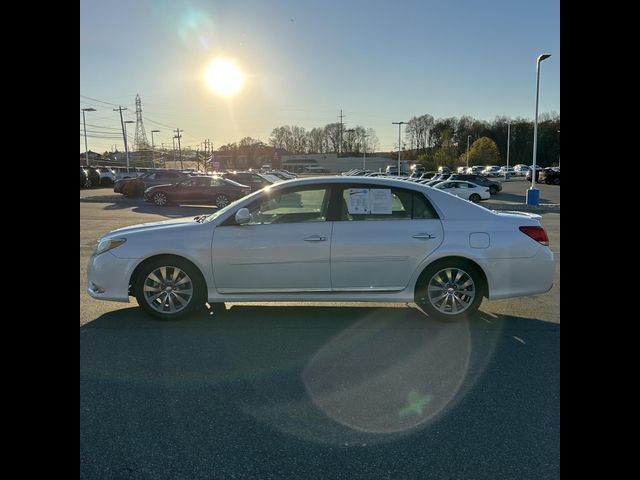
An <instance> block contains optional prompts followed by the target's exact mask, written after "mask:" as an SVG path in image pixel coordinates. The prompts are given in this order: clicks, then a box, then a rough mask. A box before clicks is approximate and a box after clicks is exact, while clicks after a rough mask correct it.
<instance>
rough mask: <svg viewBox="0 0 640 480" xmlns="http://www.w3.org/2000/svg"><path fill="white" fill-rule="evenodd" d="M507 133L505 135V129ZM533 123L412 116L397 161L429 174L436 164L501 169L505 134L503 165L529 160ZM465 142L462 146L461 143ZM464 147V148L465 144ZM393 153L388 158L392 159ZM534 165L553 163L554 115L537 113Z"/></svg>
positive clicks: (555, 142) (555, 147)
mask: <svg viewBox="0 0 640 480" xmlns="http://www.w3.org/2000/svg"><path fill="white" fill-rule="evenodd" d="M509 124H511V132H510V135H509V127H508V125H509ZM533 129H534V125H533V121H531V120H527V119H523V118H520V117H518V118H515V119H510V118H507V117H504V116H500V117H496V118H495V120H494V121H493V122H487V121H484V120H477V119H474V118H473V117H470V116H462V117H460V118H456V117H450V118H439V119H434V118H433V117H432V116H431V115H429V114H426V115H421V116H419V117H413V118H412V119H411V120H409V122H408V123H407V125H406V128H405V141H404V143H403V145H402V148H403V150H404V152H403V153H402V157H401V158H402V159H404V160H413V161H415V162H418V163H421V164H423V165H424V166H425V168H427V169H429V170H431V169H435V168H437V167H438V166H445V165H446V166H449V167H456V166H463V165H466V164H467V148H469V165H470V166H471V165H505V164H506V160H507V137H508V136H509V137H510V138H509V144H510V145H509V165H516V164H519V163H522V164H525V165H530V164H531V163H532V162H533ZM467 142H468V143H467ZM467 145H468V146H467ZM397 147H398V145H397V144H396V152H394V153H393V154H392V155H393V157H394V158H396V159H397ZM536 157H537V158H536V163H538V164H540V165H541V166H543V167H544V166H551V165H554V164H557V163H558V162H559V158H560V116H559V115H557V114H547V113H543V114H541V115H540V116H539V117H538V145H537V154H536Z"/></svg>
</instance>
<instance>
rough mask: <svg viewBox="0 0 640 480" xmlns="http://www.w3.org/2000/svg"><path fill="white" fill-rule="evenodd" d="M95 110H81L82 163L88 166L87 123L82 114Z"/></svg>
mask: <svg viewBox="0 0 640 480" xmlns="http://www.w3.org/2000/svg"><path fill="white" fill-rule="evenodd" d="M95 111H96V109H95V108H83V109H82V125H84V162H85V163H86V164H87V167H88V166H89V149H88V148H87V122H86V121H85V119H84V112H95Z"/></svg>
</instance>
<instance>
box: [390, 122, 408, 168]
mask: <svg viewBox="0 0 640 480" xmlns="http://www.w3.org/2000/svg"><path fill="white" fill-rule="evenodd" d="M405 123H407V122H391V124H392V125H398V176H400V148H401V145H402V142H401V141H400V130H401V129H402V125H404V124H405Z"/></svg>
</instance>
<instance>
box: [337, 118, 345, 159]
mask: <svg viewBox="0 0 640 480" xmlns="http://www.w3.org/2000/svg"><path fill="white" fill-rule="evenodd" d="M345 116H346V115H342V109H340V143H339V144H338V156H340V155H342V125H343V123H342V118H343V117H345Z"/></svg>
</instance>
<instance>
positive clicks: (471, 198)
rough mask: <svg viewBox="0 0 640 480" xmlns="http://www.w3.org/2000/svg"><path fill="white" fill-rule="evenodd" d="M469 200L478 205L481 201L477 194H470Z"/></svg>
mask: <svg viewBox="0 0 640 480" xmlns="http://www.w3.org/2000/svg"><path fill="white" fill-rule="evenodd" d="M469 200H471V201H472V202H473V203H478V202H479V201H480V200H482V199H481V198H480V195H478V194H477V193H472V194H471V195H470V196H469Z"/></svg>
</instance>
